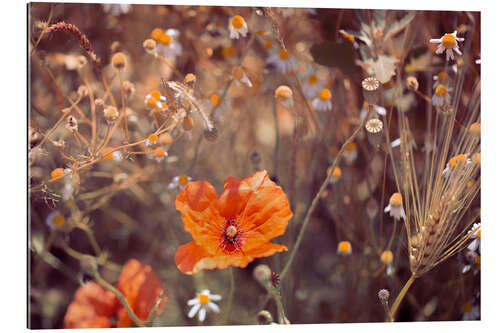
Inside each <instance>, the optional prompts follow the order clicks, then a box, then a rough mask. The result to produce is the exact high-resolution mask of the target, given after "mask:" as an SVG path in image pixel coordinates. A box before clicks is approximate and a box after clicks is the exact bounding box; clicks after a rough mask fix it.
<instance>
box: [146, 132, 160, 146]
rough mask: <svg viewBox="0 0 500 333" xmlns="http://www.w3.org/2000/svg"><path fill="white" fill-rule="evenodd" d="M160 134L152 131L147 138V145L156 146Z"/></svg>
mask: <svg viewBox="0 0 500 333" xmlns="http://www.w3.org/2000/svg"><path fill="white" fill-rule="evenodd" d="M158 140H159V138H158V135H156V134H154V133H151V134H149V136H148V138H147V139H146V147H151V146H154V145H155V144H157V143H158Z"/></svg>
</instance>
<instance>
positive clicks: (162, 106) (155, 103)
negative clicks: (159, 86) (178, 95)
mask: <svg viewBox="0 0 500 333" xmlns="http://www.w3.org/2000/svg"><path fill="white" fill-rule="evenodd" d="M166 102H167V98H166V97H165V96H162V95H161V93H160V92H159V91H158V90H153V91H152V92H151V93H149V94H147V95H146V98H145V99H144V104H146V107H147V108H148V110H150V111H160V112H164V111H165V110H167V109H168V106H167V103H166Z"/></svg>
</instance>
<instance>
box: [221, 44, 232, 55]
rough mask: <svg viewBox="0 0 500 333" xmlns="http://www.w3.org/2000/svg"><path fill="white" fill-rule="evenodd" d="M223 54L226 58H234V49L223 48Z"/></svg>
mask: <svg viewBox="0 0 500 333" xmlns="http://www.w3.org/2000/svg"><path fill="white" fill-rule="evenodd" d="M221 52H222V55H223V56H224V57H226V58H232V57H234V48H233V47H232V46H229V47H223V48H222V51H221Z"/></svg>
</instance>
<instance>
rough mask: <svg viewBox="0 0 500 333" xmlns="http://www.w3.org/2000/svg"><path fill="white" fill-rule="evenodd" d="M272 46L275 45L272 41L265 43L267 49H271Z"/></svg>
mask: <svg viewBox="0 0 500 333" xmlns="http://www.w3.org/2000/svg"><path fill="white" fill-rule="evenodd" d="M272 45H273V42H272V41H271V40H270V39H268V40H266V41H264V47H265V48H266V49H268V48H270V47H271V46H272Z"/></svg>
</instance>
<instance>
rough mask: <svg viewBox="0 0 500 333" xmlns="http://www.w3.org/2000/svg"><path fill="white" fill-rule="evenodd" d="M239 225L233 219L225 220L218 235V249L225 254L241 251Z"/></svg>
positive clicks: (241, 243)
mask: <svg viewBox="0 0 500 333" xmlns="http://www.w3.org/2000/svg"><path fill="white" fill-rule="evenodd" d="M241 234H242V232H241V230H240V224H239V222H238V221H237V220H236V219H235V218H230V219H226V221H225V222H224V224H223V226H222V231H221V233H220V239H219V247H220V249H221V250H222V251H223V252H224V253H227V254H231V253H235V252H237V251H241V247H242V245H243V242H242V237H241Z"/></svg>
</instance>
